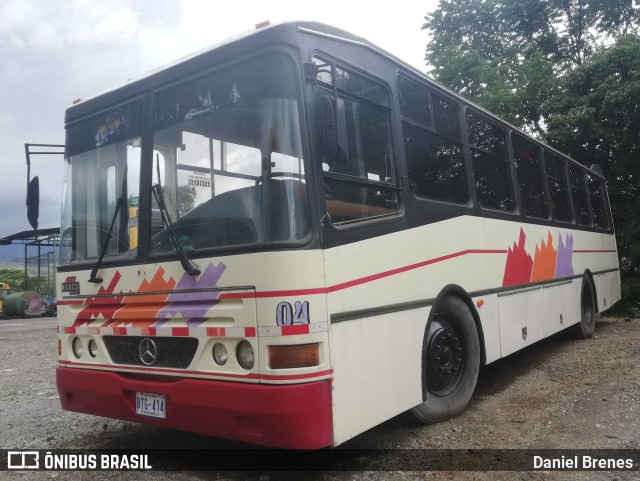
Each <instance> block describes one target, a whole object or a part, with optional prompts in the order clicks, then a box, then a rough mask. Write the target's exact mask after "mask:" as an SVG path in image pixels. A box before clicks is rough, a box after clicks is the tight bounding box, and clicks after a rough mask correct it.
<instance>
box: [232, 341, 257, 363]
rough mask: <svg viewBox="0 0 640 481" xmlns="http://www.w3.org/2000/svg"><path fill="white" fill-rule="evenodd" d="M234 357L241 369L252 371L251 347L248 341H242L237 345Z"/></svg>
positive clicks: (252, 357)
mask: <svg viewBox="0 0 640 481" xmlns="http://www.w3.org/2000/svg"><path fill="white" fill-rule="evenodd" d="M236 357H237V358H238V362H239V363H240V365H241V366H242V367H243V368H245V369H247V370H249V369H253V363H254V356H253V347H251V344H250V343H249V341H242V342H241V343H240V344H238V348H237V349H236Z"/></svg>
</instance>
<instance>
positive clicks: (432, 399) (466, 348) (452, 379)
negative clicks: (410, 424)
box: [411, 296, 480, 424]
mask: <svg viewBox="0 0 640 481" xmlns="http://www.w3.org/2000/svg"><path fill="white" fill-rule="evenodd" d="M434 309H436V311H435V312H434V314H433V315H432V318H431V322H430V323H429V324H428V326H427V333H426V335H425V341H424V344H423V347H422V351H423V356H424V359H423V365H422V366H423V368H422V369H423V376H424V384H423V388H424V402H423V403H422V404H419V405H417V406H416V407H414V408H413V409H411V412H412V413H413V415H414V416H415V417H416V418H417V419H418V420H419V421H421V422H423V423H426V424H433V423H437V422H440V421H444V420H445V419H449V418H451V417H454V416H457V415H458V414H460V413H462V411H464V409H465V407H466V406H467V404H468V403H469V400H470V399H471V395H472V394H473V391H474V389H475V387H476V381H477V380H478V371H479V369H480V340H479V338H478V330H477V329H476V324H475V322H474V320H473V316H472V314H471V312H470V311H469V308H468V307H467V305H466V304H465V303H464V302H463V301H462V300H460V299H459V298H457V297H453V296H447V297H445V298H444V299H442V301H441V302H438V305H437V306H436V307H434Z"/></svg>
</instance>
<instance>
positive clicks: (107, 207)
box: [60, 54, 309, 263]
mask: <svg viewBox="0 0 640 481" xmlns="http://www.w3.org/2000/svg"><path fill="white" fill-rule="evenodd" d="M296 78H297V77H296V75H295V70H294V67H293V64H292V63H291V62H290V61H289V60H288V59H287V58H286V57H284V56H283V55H276V54H273V55H263V56H261V57H257V58H255V60H253V61H249V62H244V63H242V64H239V65H236V66H231V67H228V68H226V69H221V70H217V71H215V72H211V73H209V74H205V75H202V76H200V77H196V78H190V79H187V80H186V81H184V82H183V83H180V84H178V85H175V84H174V85H173V86H171V87H169V88H166V89H164V90H160V91H156V93H155V94H154V95H153V107H152V119H151V121H152V126H153V138H152V139H150V142H152V145H153V150H152V152H153V154H152V155H153V158H152V159H148V161H144V160H143V159H142V155H141V152H142V148H141V146H142V144H144V142H145V139H144V138H143V135H142V130H143V129H142V120H141V119H142V101H137V102H133V103H131V104H129V105H125V106H122V107H119V108H118V109H114V110H113V111H110V112H108V113H104V114H102V115H99V116H97V117H95V118H92V119H89V120H87V121H85V122H81V123H78V124H74V125H71V126H69V127H68V128H67V154H68V156H69V154H71V155H70V156H69V159H68V164H69V167H68V170H69V173H68V175H67V183H66V186H65V201H64V207H63V224H62V228H63V230H62V239H61V241H62V242H61V245H62V251H61V257H60V259H61V262H62V263H65V262H73V261H79V260H84V259H95V258H97V257H98V256H99V255H100V253H101V252H102V250H103V249H105V260H108V259H110V258H114V257H115V258H119V257H123V256H125V257H126V256H132V257H133V256H135V255H136V250H137V247H138V245H139V237H140V236H144V235H149V236H151V241H150V246H151V247H150V249H151V254H152V255H155V254H158V255H162V254H173V253H175V251H176V246H175V243H176V242H179V243H180V245H181V246H182V248H183V250H185V251H198V250H206V249H211V248H219V247H229V246H239V245H243V246H246V245H255V244H262V243H272V242H295V241H299V240H301V239H303V238H305V237H306V236H307V234H308V232H309V220H308V200H307V190H306V179H305V168H304V165H303V156H302V145H301V134H300V119H299V112H298V100H297V96H298V89H297V83H296ZM145 176H150V177H151V182H150V183H151V184H154V185H157V186H158V187H159V189H158V190H157V192H160V193H161V196H162V200H163V201H164V202H163V203H164V206H165V207H166V212H165V213H164V214H165V215H162V213H161V211H160V207H161V206H159V205H158V202H157V199H156V197H155V196H152V193H151V191H148V192H141V191H140V179H141V178H145ZM146 178H147V179H148V177H146ZM147 185H149V184H147ZM141 196H148V197H149V199H150V202H148V203H146V204H145V203H142V202H140V198H141ZM121 198H122V201H121V204H122V207H121V208H120V209H119V210H118V212H116V205H117V204H118V200H119V199H121ZM142 205H148V206H150V210H149V211H147V212H142V211H140V206H142ZM167 214H168V215H167ZM143 216H147V218H148V219H150V224H151V229H150V232H147V233H145V232H142V231H139V230H138V222H139V220H140V219H142V218H143ZM167 217H168V219H169V222H171V223H173V228H172V229H168V226H167V219H166V218H167ZM112 224H113V227H112V228H111V229H112V232H111V235H110V234H109V231H110V226H111V225H112ZM105 244H106V245H105Z"/></svg>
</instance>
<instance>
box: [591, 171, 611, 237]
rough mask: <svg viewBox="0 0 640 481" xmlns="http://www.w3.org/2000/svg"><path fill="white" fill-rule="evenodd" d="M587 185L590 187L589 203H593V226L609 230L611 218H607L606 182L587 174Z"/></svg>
mask: <svg viewBox="0 0 640 481" xmlns="http://www.w3.org/2000/svg"><path fill="white" fill-rule="evenodd" d="M587 183H588V185H589V201H590V203H591V212H592V213H593V224H594V225H595V226H596V227H600V228H602V229H608V228H609V218H608V216H607V207H606V205H607V201H606V199H607V197H606V195H605V192H606V191H605V185H604V181H602V180H600V179H598V178H597V177H595V176H593V175H590V174H587Z"/></svg>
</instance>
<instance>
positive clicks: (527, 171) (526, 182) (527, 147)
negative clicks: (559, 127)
mask: <svg viewBox="0 0 640 481" xmlns="http://www.w3.org/2000/svg"><path fill="white" fill-rule="evenodd" d="M511 141H512V146H513V158H514V160H515V163H516V172H517V174H518V185H519V187H520V199H521V200H522V209H523V210H524V213H525V215H528V216H530V217H538V218H540V219H547V218H548V217H549V207H548V206H547V197H546V195H545V192H544V177H543V171H542V163H541V159H540V152H541V151H540V147H538V146H537V145H536V144H534V143H533V142H529V141H528V140H525V139H524V137H522V136H520V135H518V134H515V133H514V134H513V136H512V138H511Z"/></svg>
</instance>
